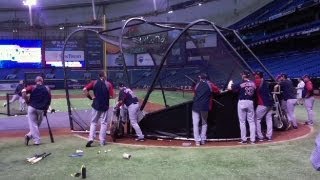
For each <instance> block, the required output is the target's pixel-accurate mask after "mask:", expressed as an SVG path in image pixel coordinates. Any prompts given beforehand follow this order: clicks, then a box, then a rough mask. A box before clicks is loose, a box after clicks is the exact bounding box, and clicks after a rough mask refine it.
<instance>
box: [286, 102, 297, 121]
mask: <svg viewBox="0 0 320 180" xmlns="http://www.w3.org/2000/svg"><path fill="white" fill-rule="evenodd" d="M296 104H297V99H288V100H287V103H286V105H287V106H286V107H287V109H286V113H287V117H288V120H289V122H291V123H292V125H293V126H298V124H297V119H296V115H295V114H294V109H295V106H296Z"/></svg>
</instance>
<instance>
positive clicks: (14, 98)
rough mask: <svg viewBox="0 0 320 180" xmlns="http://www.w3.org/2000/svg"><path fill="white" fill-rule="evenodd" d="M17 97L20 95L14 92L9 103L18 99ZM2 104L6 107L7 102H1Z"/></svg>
mask: <svg viewBox="0 0 320 180" xmlns="http://www.w3.org/2000/svg"><path fill="white" fill-rule="evenodd" d="M19 97H20V96H19V95H18V94H14V95H13V96H12V98H11V99H10V101H9V104H11V103H13V102H15V101H16V100H18V99H19ZM3 106H4V107H6V106H7V103H6V102H5V103H4V104H3Z"/></svg>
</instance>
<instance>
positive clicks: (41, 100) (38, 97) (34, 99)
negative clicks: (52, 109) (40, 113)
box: [23, 84, 51, 110]
mask: <svg viewBox="0 0 320 180" xmlns="http://www.w3.org/2000/svg"><path fill="white" fill-rule="evenodd" d="M23 91H24V90H23ZM25 91H26V93H27V94H30V99H29V105H30V106H31V107H33V108H35V109H39V110H47V109H48V108H49V106H50V104H51V93H50V89H49V87H46V86H45V85H39V84H37V85H33V86H27V88H26V89H25Z"/></svg>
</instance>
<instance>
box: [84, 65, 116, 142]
mask: <svg viewBox="0 0 320 180" xmlns="http://www.w3.org/2000/svg"><path fill="white" fill-rule="evenodd" d="M91 90H92V91H93V95H94V96H91V95H90V91H91ZM83 92H84V94H85V95H86V97H87V98H88V99H90V100H92V105H91V107H92V111H91V115H92V118H91V123H90V133H89V137H88V142H87V144H86V147H91V144H92V143H93V140H94V138H95V133H96V126H97V123H98V120H99V118H100V117H101V126H100V133H99V140H100V146H104V145H106V133H107V125H108V109H109V99H110V97H111V98H112V97H113V96H114V90H113V86H112V85H111V83H109V82H108V81H107V80H106V73H105V72H103V71H101V72H100V73H99V78H98V79H97V80H94V81H91V82H90V83H89V84H87V85H86V86H85V87H84V88H83Z"/></svg>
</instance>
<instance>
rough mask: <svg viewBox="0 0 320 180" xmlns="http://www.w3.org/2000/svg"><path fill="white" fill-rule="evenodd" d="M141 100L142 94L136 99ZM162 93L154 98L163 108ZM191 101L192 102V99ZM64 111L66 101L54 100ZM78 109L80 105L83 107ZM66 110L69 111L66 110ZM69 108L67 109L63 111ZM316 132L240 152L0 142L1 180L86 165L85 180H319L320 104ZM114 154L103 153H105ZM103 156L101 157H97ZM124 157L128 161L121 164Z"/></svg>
mask: <svg viewBox="0 0 320 180" xmlns="http://www.w3.org/2000/svg"><path fill="white" fill-rule="evenodd" d="M137 94H138V96H142V95H143V92H141V93H140V92H139V93H137ZM169 96H170V98H169V97H168V102H170V103H177V101H184V100H181V94H174V93H173V94H169ZM159 97H161V94H160V92H155V93H154V94H153V95H152V98H150V101H152V102H159V101H160V99H159ZM188 98H190V97H188ZM54 102H55V103H56V105H57V107H59V108H61V110H65V109H64V107H62V106H63V104H65V100H54ZM79 103H80V102H79ZM64 106H65V105H64ZM65 107H66V106H65ZM314 109H315V111H316V113H317V122H316V125H315V126H314V129H315V132H314V133H313V134H312V135H311V136H309V137H307V138H304V139H301V140H296V141H291V142H286V143H276V144H269V145H253V146H251V145H250V146H249V145H248V146H245V147H236V148H211V149H205V148H150V147H149V148H148V147H129V146H121V145H113V144H109V145H107V146H105V147H93V148H89V149H86V148H85V147H84V145H85V140H82V139H80V138H77V137H74V136H60V137H56V143H54V144H49V139H48V137H44V138H43V139H44V140H43V142H45V143H46V144H43V145H41V146H39V147H36V146H29V147H26V146H24V145H23V139H22V138H10V139H5V138H1V139H0V158H1V161H0V179H74V178H72V177H71V176H70V174H71V173H74V172H78V171H79V170H80V167H81V165H82V164H85V165H86V167H87V170H88V171H87V176H88V177H87V179H179V180H180V179H312V180H313V179H314V180H316V179H320V173H318V172H316V171H314V170H313V169H312V167H311V165H310V162H309V157H310V154H311V151H312V149H313V147H314V138H315V135H316V134H317V132H318V130H319V128H320V126H319V125H318V123H319V118H318V117H319V114H320V111H319V109H320V103H319V100H317V101H316V104H315V108H314ZM296 114H297V118H298V119H301V120H305V118H306V113H305V110H304V108H303V107H301V106H299V107H297V110H296ZM77 149H82V150H84V154H85V155H84V156H83V157H81V158H71V157H68V156H69V155H70V154H71V153H73V152H75V151H76V150H77ZM108 149H110V150H111V151H110V152H107V153H104V150H108ZM99 150H100V151H101V154H98V153H97V152H98V151H99ZM44 151H45V152H51V153H52V155H51V156H49V157H48V158H47V159H45V160H43V161H41V162H40V163H39V164H37V165H29V164H27V163H26V162H25V161H24V160H25V158H26V157H28V156H31V155H32V154H34V153H39V152H44ZM124 152H126V153H129V154H131V155H132V158H131V159H130V160H125V159H122V154H123V153H124Z"/></svg>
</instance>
